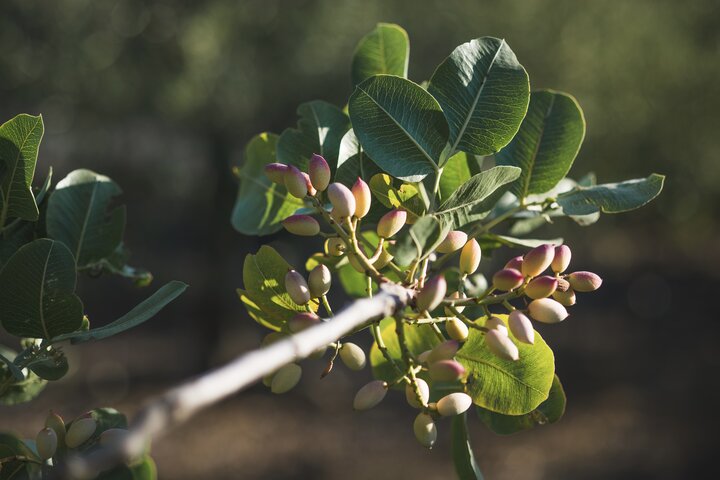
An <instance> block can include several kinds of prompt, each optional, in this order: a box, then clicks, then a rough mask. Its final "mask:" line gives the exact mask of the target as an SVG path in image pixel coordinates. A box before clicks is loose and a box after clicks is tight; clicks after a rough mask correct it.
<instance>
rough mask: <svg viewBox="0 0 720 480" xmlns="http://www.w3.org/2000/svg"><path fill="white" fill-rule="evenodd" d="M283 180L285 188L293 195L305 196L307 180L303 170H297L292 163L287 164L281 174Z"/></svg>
mask: <svg viewBox="0 0 720 480" xmlns="http://www.w3.org/2000/svg"><path fill="white" fill-rule="evenodd" d="M283 178H284V180H285V188H287V191H288V192H289V193H290V195H292V196H293V197H297V198H305V197H306V196H307V194H308V188H307V180H305V176H304V175H303V172H301V171H300V170H298V168H297V167H296V166H294V165H288V167H287V170H285V175H284V176H283Z"/></svg>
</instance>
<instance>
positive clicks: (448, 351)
mask: <svg viewBox="0 0 720 480" xmlns="http://www.w3.org/2000/svg"><path fill="white" fill-rule="evenodd" d="M459 349H460V343H458V341H457V340H446V341H444V342H442V343H438V344H437V345H435V346H434V347H433V349H432V350H430V353H429V354H428V356H427V363H428V364H431V363H435V362H439V361H441V360H452V359H453V357H455V354H456V353H457V351H458V350H459Z"/></svg>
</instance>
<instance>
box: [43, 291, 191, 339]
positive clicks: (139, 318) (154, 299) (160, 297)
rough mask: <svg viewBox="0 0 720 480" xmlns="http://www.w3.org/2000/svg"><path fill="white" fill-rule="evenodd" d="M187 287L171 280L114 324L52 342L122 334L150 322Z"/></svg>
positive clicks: (65, 336)
mask: <svg viewBox="0 0 720 480" xmlns="http://www.w3.org/2000/svg"><path fill="white" fill-rule="evenodd" d="M187 287H188V286H187V285H186V284H184V283H182V282H178V281H176V280H173V281H172V282H169V283H167V284H165V285H163V286H162V287H160V288H159V289H158V290H157V291H156V292H155V293H153V294H152V295H151V296H150V297H148V298H146V299H145V300H143V301H142V302H141V303H140V304H139V305H137V306H136V307H135V308H133V309H132V310H130V311H129V312H128V313H126V314H125V315H123V316H122V317H120V318H118V319H117V320H115V321H114V322H112V323H109V324H107V325H105V326H104V327H99V328H93V329H90V330H85V331H79V332H73V333H68V334H65V335H59V336H57V337H55V338H53V342H59V341H62V340H70V341H72V343H84V342H89V341H92V340H101V339H103V338H107V337H112V336H113V335H117V334H118V333H122V332H124V331H125V330H129V329H131V328H133V327H136V326H138V325H140V324H142V323H144V322H146V321H148V320H150V319H151V318H152V317H154V316H155V315H157V313H158V312H159V311H160V310H162V309H163V308H164V307H165V306H166V305H167V304H168V303H170V302H172V301H173V300H175V299H176V298H177V297H179V296H180V295H181V294H182V293H183V292H184V291H185V290H186V289H187Z"/></svg>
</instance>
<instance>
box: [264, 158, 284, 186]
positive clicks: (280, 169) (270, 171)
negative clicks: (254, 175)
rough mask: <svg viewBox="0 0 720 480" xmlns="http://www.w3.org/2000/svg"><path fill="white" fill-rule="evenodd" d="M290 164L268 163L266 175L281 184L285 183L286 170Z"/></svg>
mask: <svg viewBox="0 0 720 480" xmlns="http://www.w3.org/2000/svg"><path fill="white" fill-rule="evenodd" d="M287 169H288V166H287V165H285V164H284V163H268V164H267V165H265V175H267V177H268V178H269V179H270V181H271V182H273V183H277V184H279V185H285V172H286V171H287Z"/></svg>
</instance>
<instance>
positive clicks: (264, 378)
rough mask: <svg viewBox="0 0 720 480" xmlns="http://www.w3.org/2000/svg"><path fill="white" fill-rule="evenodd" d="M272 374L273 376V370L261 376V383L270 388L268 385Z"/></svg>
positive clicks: (270, 382)
mask: <svg viewBox="0 0 720 480" xmlns="http://www.w3.org/2000/svg"><path fill="white" fill-rule="evenodd" d="M274 376H275V373H274V372H273V373H269V374H267V375H265V376H264V377H263V378H262V383H263V385H265V386H266V387H268V388H270V386H271V385H272V379H273V377H274Z"/></svg>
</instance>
